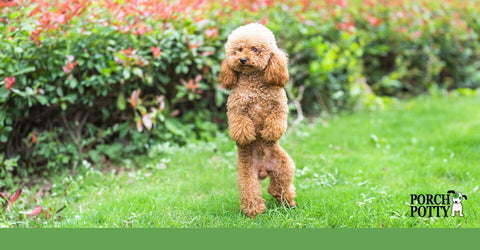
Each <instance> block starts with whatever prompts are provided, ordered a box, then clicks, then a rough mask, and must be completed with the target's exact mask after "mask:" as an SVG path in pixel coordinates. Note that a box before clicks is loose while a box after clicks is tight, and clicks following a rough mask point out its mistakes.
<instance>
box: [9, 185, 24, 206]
mask: <svg viewBox="0 0 480 250" xmlns="http://www.w3.org/2000/svg"><path fill="white" fill-rule="evenodd" d="M21 194H22V189H21V188H19V189H18V190H17V191H16V192H15V193H14V194H13V195H12V197H10V203H12V205H13V203H14V202H15V201H16V200H17V199H18V197H20V195H21Z"/></svg>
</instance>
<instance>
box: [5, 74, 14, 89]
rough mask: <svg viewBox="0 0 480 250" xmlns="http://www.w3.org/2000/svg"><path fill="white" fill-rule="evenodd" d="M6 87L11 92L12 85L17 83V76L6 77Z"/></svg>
mask: <svg viewBox="0 0 480 250" xmlns="http://www.w3.org/2000/svg"><path fill="white" fill-rule="evenodd" d="M4 81H5V87H6V88H7V90H10V88H11V87H12V85H13V84H14V83H15V76H10V77H5V80H4Z"/></svg>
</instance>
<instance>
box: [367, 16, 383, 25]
mask: <svg viewBox="0 0 480 250" xmlns="http://www.w3.org/2000/svg"><path fill="white" fill-rule="evenodd" d="M367 21H368V22H369V23H370V25H372V26H373V27H376V26H378V25H380V24H381V23H382V20H380V19H378V18H376V17H374V16H367Z"/></svg>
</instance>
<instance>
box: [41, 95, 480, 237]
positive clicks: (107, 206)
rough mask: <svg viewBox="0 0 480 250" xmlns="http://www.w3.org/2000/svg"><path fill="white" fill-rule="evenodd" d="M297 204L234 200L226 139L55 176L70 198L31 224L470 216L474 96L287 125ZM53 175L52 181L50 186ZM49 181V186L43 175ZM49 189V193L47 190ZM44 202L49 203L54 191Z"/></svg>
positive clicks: (303, 222) (479, 216)
mask: <svg viewBox="0 0 480 250" xmlns="http://www.w3.org/2000/svg"><path fill="white" fill-rule="evenodd" d="M281 144H282V145H283V147H284V148H285V149H286V151H287V152H289V154H290V155H291V157H292V158H293V159H294V161H295V163H296V167H297V171H296V177H295V186H296V187H297V198H296V202H297V204H298V205H297V208H296V209H287V208H284V207H283V206H281V205H279V204H277V202H276V201H275V200H274V198H272V197H271V196H269V194H268V193H267V192H266V186H267V183H268V180H266V181H264V194H263V196H264V198H265V199H266V205H267V210H266V212H265V213H264V214H262V215H259V216H258V217H257V218H254V219H250V218H247V217H245V216H244V215H243V214H242V213H241V212H240V211H239V198H238V189H237V184H236V151H235V146H234V143H233V142H232V141H231V140H230V139H229V138H228V137H226V136H224V135H220V136H219V137H218V139H217V140H216V141H215V142H210V143H198V144H195V145H193V144H192V145H188V146H186V147H183V148H179V147H174V146H169V145H167V144H163V145H158V146H156V147H153V148H152V149H151V151H150V153H149V155H148V156H143V157H141V158H143V159H141V160H140V161H141V162H146V163H145V164H144V167H143V168H141V169H137V170H134V171H131V172H123V173H114V172H102V173H100V172H98V171H94V170H89V171H87V173H86V174H85V175H84V176H82V177H79V176H77V177H75V178H70V179H66V180H64V181H68V182H69V183H70V184H69V185H70V186H69V189H70V191H69V194H68V197H69V200H70V201H71V205H69V206H68V207H67V209H65V210H64V211H62V212H61V213H60V214H61V215H62V217H61V218H60V219H58V220H57V221H56V222H55V223H53V222H52V221H49V222H45V223H40V224H38V225H37V226H41V227H169V228H170V227H189V228H191V227H201V228H212V227H215V228H231V227H234V228H236V227H242V228H243V227H254V228H256V227H260V228H293V227H295V228H296V227H302V228H303V227H307V228H311V227H322V228H323V227H333V228H339V227H349V228H371V227H375V228H377V227H385V228H392V227H393V228H399V227H400V228H410V227H421V228H423V227H429V228H430V227H480V195H479V194H480V193H479V186H480V183H479V180H480V168H479V162H480V99H479V98H472V97H462V98H459V97H449V98H426V97H422V98H417V99H413V100H410V101H408V102H401V103H400V104H399V105H397V106H396V107H393V108H391V109H390V110H387V111H378V112H359V113H355V114H352V115H343V116H340V117H336V118H331V119H329V120H326V121H321V120H319V121H317V122H314V123H312V124H308V125H301V126H300V127H297V128H294V129H290V130H289V131H288V133H287V135H286V136H284V137H283V138H282V141H281ZM61 187H63V186H62V185H61V184H57V187H56V188H57V189H58V190H60V191H59V192H58V193H61ZM449 189H454V190H456V191H461V192H462V193H464V194H467V195H468V200H466V201H464V202H463V206H464V213H465V217H463V218H460V217H458V216H457V217H447V218H445V217H440V218H436V217H432V218H421V217H418V216H417V217H413V218H412V217H410V215H409V211H410V210H409V209H410V206H409V203H410V194H417V193H433V194H436V193H446V191H447V190H449ZM54 190H55V187H54ZM57 196H61V195H57ZM57 196H55V195H53V196H52V197H51V198H46V199H45V201H44V202H45V203H51V204H56V203H60V201H61V198H56V197H57Z"/></svg>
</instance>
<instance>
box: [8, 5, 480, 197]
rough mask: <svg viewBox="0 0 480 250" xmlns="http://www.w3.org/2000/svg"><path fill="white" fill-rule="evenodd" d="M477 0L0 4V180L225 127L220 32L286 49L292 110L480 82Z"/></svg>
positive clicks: (367, 103) (208, 135) (203, 136)
mask: <svg viewBox="0 0 480 250" xmlns="http://www.w3.org/2000/svg"><path fill="white" fill-rule="evenodd" d="M478 6H479V1H478V0H475V1H461V0H451V1H438V2H437V1H413V0H410V1H407V0H404V1H401V0H397V1H380V0H377V1H375V0H370V1H346V0H326V1H298V0H281V1H269V0H248V1H247V0H236V1H202V0H198V1H195V0H179V1H176V2H175V3H171V2H170V1H141V0H137V1H135V0H117V1H111V0H103V1H91V0H66V1H42V0H25V1H16V0H13V1H0V13H1V17H0V31H1V32H0V38H1V39H0V107H1V109H0V142H1V144H0V152H1V153H0V154H1V156H0V157H1V158H0V159H1V162H2V164H1V168H0V189H1V188H2V187H5V186H9V185H12V184H13V183H14V182H15V181H17V180H18V178H26V177H28V176H31V175H32V174H42V175H45V176H46V175H48V174H50V173H52V172H55V171H60V170H63V169H65V168H68V169H72V168H73V169H78V168H79V166H82V165H85V164H86V163H87V162H91V163H100V164H110V163H111V162H112V161H113V164H120V163H121V159H124V158H129V157H131V156H133V155H137V154H141V153H144V152H145V151H146V150H148V148H149V147H150V145H152V144H154V143H158V142H164V141H169V142H172V143H179V144H183V143H185V142H188V141H192V140H210V139H212V138H213V137H214V136H215V134H216V133H217V132H218V131H223V130H225V129H226V127H227V124H226V119H225V118H226V117H225V105H224V104H225V100H226V96H227V94H228V93H227V91H226V90H225V89H223V88H222V87H221V86H220V85H219V82H218V73H219V65H220V62H221V60H222V59H223V58H224V51H223V46H224V43H225V40H226V38H227V36H228V34H229V33H230V32H231V31H232V30H233V29H234V28H235V27H237V26H239V25H242V24H245V23H249V22H260V23H263V24H265V25H266V26H267V27H269V28H270V29H272V31H273V32H274V33H275V34H276V37H277V42H278V44H279V47H281V48H283V49H285V50H286V51H287V52H288V54H289V55H290V65H289V69H290V76H291V80H290V84H289V87H288V88H287V92H288V94H289V98H290V101H291V109H292V111H293V112H292V113H293V114H295V113H297V115H298V117H300V118H302V117H304V116H309V117H314V116H318V115H320V114H321V113H337V112H339V111H342V110H346V111H349V110H356V109H362V108H383V107H385V106H386V105H388V103H389V102H390V101H391V97H396V98H403V97H408V96H412V95H416V94H420V93H424V92H426V91H431V92H432V91H436V92H440V93H441V92H442V91H448V90H450V89H454V88H478V87H479V86H480V70H479V68H480V63H479V62H480V61H479V58H480V41H479V36H478V35H479V34H480V23H479V22H478V18H477V16H478V14H480V13H479V7H478Z"/></svg>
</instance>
